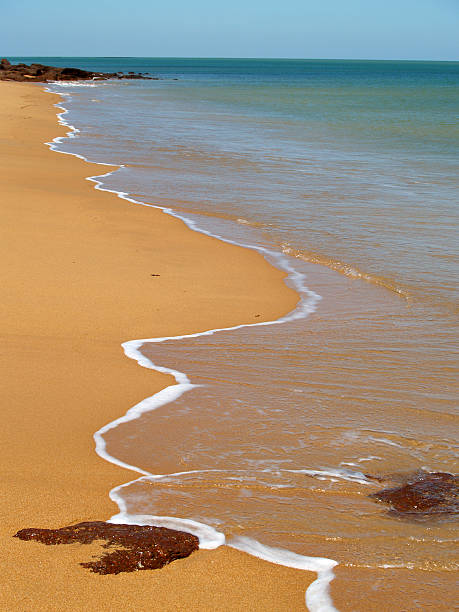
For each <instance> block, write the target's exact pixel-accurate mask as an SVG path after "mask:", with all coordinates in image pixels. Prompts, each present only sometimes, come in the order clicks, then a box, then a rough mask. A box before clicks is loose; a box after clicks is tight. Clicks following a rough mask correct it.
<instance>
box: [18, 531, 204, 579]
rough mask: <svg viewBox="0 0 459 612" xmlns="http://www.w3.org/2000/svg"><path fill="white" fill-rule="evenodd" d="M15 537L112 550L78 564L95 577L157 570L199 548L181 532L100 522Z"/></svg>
mask: <svg viewBox="0 0 459 612" xmlns="http://www.w3.org/2000/svg"><path fill="white" fill-rule="evenodd" d="M14 537H15V538H19V539H20V540H35V541H37V542H41V543H42V544H48V545H55V544H73V543H75V542H79V543H80V544H90V543H91V542H95V541H98V540H103V541H105V544H103V548H107V549H109V548H113V549H114V550H113V551H111V552H107V553H105V554H102V556H101V557H100V558H99V559H97V560H95V561H88V562H87V563H80V565H82V566H83V567H86V568H88V569H89V570H91V571H92V572H96V573H97V574H119V573H120V572H134V571H138V570H147V569H158V568H160V567H163V566H164V565H167V564H168V563H171V561H175V560H176V559H182V558H184V557H188V556H189V555H190V554H191V553H192V552H193V551H195V550H198V548H199V540H198V538H197V537H196V536H194V535H192V534H190V533H185V532H183V531H175V530H173V529H166V528H165V527H151V526H149V525H145V526H143V525H114V524H112V523H105V522H103V521H93V522H86V523H78V524H77V525H70V526H69V527H62V528H60V529H33V528H32V529H21V530H20V531H18V532H17V533H16V534H15V535H14Z"/></svg>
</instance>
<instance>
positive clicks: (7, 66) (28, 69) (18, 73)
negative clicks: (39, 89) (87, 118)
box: [0, 58, 158, 83]
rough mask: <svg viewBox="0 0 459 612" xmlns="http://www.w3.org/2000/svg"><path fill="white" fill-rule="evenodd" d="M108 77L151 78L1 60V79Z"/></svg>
mask: <svg viewBox="0 0 459 612" xmlns="http://www.w3.org/2000/svg"><path fill="white" fill-rule="evenodd" d="M106 79H149V80H152V79H154V80H157V79H158V77H152V76H146V75H145V74H141V73H139V72H128V73H124V72H90V71H88V70H81V69H80V68H57V67H55V66H45V65H44V64H30V65H29V66H28V65H27V64H11V62H9V61H8V60H7V59H5V58H4V59H2V60H0V81H29V82H32V83H33V82H36V83H46V82H48V81H93V80H98V81H100V80H106Z"/></svg>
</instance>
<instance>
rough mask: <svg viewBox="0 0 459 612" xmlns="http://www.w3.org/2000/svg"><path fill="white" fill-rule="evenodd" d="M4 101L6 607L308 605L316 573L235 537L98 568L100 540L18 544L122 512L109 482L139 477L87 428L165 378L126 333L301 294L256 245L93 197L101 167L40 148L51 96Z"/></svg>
mask: <svg viewBox="0 0 459 612" xmlns="http://www.w3.org/2000/svg"><path fill="white" fill-rule="evenodd" d="M0 95H1V100H2V104H1V111H0V113H1V115H0V122H1V133H2V139H1V144H0V156H1V164H0V168H1V170H0V171H1V173H2V197H1V205H2V215H3V223H2V230H1V231H2V241H1V243H2V262H3V280H2V286H3V289H4V292H3V304H2V306H3V308H2V312H3V314H2V330H3V331H2V345H3V351H2V367H3V371H4V372H5V373H6V375H5V378H4V385H3V390H4V391H3V410H4V416H5V418H4V422H3V426H2V444H1V456H2V457H1V465H2V468H3V474H2V482H3V487H2V489H3V494H2V507H3V512H2V522H1V537H2V548H3V555H2V566H3V567H2V570H1V571H2V582H3V588H2V594H1V595H0V599H1V603H0V607H1V609H2V610H64V609H65V610H69V609H72V610H126V609H136V610H177V609H192V610H198V609H199V610H204V609H209V610H210V609H228V610H229V609H232V610H234V609H251V610H255V609H259V610H266V609H273V606H274V608H275V609H279V610H292V609H304V591H305V589H306V588H307V585H308V584H309V582H310V581H311V579H313V578H314V577H315V575H314V574H309V573H308V572H300V571H296V570H290V569H287V568H283V567H280V566H275V565H272V564H268V563H265V562H262V561H259V560H257V559H255V558H253V557H250V556H248V555H246V554H243V553H240V552H238V551H235V550H231V549H228V548H226V547H224V548H221V549H218V550H216V551H212V552H210V551H209V552H208V551H199V552H198V553H195V554H193V555H192V556H191V557H189V558H188V559H185V560H184V561H180V562H175V563H173V564H171V565H170V566H168V567H166V568H165V569H163V570H160V571H156V572H152V571H148V572H147V571H145V572H136V573H134V574H121V575H118V576H102V577H101V576H98V575H95V574H92V573H90V572H88V571H87V570H84V569H83V568H82V567H80V565H79V564H78V563H79V562H80V561H85V560H88V559H89V558H91V555H92V554H94V551H95V550H96V548H97V547H92V546H91V547H86V546H81V545H79V544H77V545H68V546H57V547H48V546H43V545H40V544H36V543H33V542H32V543H27V542H22V541H19V540H17V539H14V538H12V535H13V534H14V533H15V532H16V531H17V530H18V529H21V528H25V527H50V528H51V527H61V526H65V525H69V524H71V523H76V522H80V521H86V520H106V519H108V518H109V517H110V516H111V515H112V514H114V513H115V512H116V511H117V508H116V507H115V505H114V504H113V503H112V502H111V501H110V500H109V498H108V491H109V490H110V489H111V488H112V487H113V486H115V485H116V484H119V483H122V482H125V481H127V480H129V479H131V478H132V472H128V471H126V470H122V469H121V468H118V467H116V466H114V465H111V464H109V463H107V462H105V461H103V460H102V459H100V458H99V457H98V456H97V455H96V453H95V452H94V442H93V438H92V436H93V433H94V432H95V431H96V430H97V429H98V428H99V427H101V426H102V425H104V424H106V423H107V422H109V421H111V420H113V419H114V418H116V417H118V416H120V415H121V414H123V413H124V412H126V410H127V409H128V408H129V407H130V406H132V405H134V404H135V403H137V402H138V401H140V400H141V399H143V398H144V397H147V396H149V395H152V394H153V393H155V392H156V391H158V390H159V389H160V388H161V387H163V386H165V385H166V384H168V383H169V379H168V377H166V376H162V375H159V374H158V373H156V372H152V371H148V370H145V369H143V368H140V367H139V366H138V365H137V364H136V363H134V362H133V361H131V360H129V359H127V358H126V357H125V356H124V354H123V352H122V349H121V346H120V345H121V343H122V342H123V341H126V340H130V339H135V338H141V337H149V336H160V335H177V334H181V333H186V332H195V331H200V330H204V329H208V328H213V327H224V326H229V325H234V324H238V323H250V322H252V321H254V317H255V315H261V317H263V318H264V319H267V320H268V319H272V318H274V317H277V316H279V315H281V314H283V313H285V312H287V311H288V310H290V309H291V308H292V307H293V306H294V305H295V303H296V301H297V296H296V294H295V293H294V292H293V291H291V290H290V289H288V288H287V287H286V286H285V285H284V284H283V282H282V277H283V274H282V273H281V272H279V271H277V270H276V269H274V268H272V267H271V266H270V265H268V264H267V263H266V262H265V261H264V260H263V258H262V257H261V256H259V255H258V254H256V253H254V252H251V251H247V250H245V249H241V248H237V247H232V246H230V245H227V244H224V243H221V242H220V241H217V240H214V239H211V238H206V237H204V236H202V235H199V234H196V233H195V232H192V231H190V230H189V229H187V228H186V226H185V225H184V224H183V223H182V222H180V221H178V220H175V219H172V218H171V217H168V216H166V215H165V214H163V213H162V212H160V211H157V210H153V209H149V208H145V207H141V206H133V205H130V204H129V203H127V202H125V201H122V200H120V199H118V198H117V197H115V196H114V195H111V194H107V193H102V192H97V191H95V190H94V185H93V183H91V182H88V181H85V180H84V178H85V177H87V176H91V175H95V174H100V173H101V169H102V170H105V168H103V167H101V166H97V165H91V164H88V163H85V162H83V161H81V160H78V159H76V158H75V157H72V156H68V155H61V154H58V153H55V152H52V151H50V150H49V148H48V147H47V146H45V145H44V144H43V143H44V142H46V141H50V140H52V138H54V137H55V136H57V135H62V134H64V133H65V130H64V128H62V127H60V126H58V125H57V121H56V112H57V111H56V109H55V108H54V107H53V103H56V102H58V97H57V96H52V95H50V94H48V93H45V92H44V91H43V87H42V86H40V85H29V84H22V83H21V84H16V83H2V85H1V92H0ZM152 274H159V275H160V276H159V277H157V276H152ZM259 320H260V318H259V317H258V318H257V321H259Z"/></svg>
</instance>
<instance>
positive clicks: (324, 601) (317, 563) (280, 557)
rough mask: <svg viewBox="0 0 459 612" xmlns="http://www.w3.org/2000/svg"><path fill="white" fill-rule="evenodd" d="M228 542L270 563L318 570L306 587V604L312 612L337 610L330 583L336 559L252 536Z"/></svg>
mask: <svg viewBox="0 0 459 612" xmlns="http://www.w3.org/2000/svg"><path fill="white" fill-rule="evenodd" d="M227 544H228V546H231V547H232V548H237V550H242V551H243V552H246V553H249V555H253V556H255V557H258V558H259V559H264V560H265V561H269V562H270V563H276V564H277V565H284V566H285V567H292V568H294V569H299V570H306V571H308V572H316V573H317V579H316V580H314V582H311V584H310V585H309V586H308V588H307V589H306V596H305V600H306V606H307V607H308V609H309V610H311V612H337V610H336V608H335V606H334V605H333V602H332V600H331V598H330V595H329V585H330V582H331V581H332V580H333V578H334V577H335V575H334V573H333V568H334V567H336V566H337V565H338V563H337V562H336V561H333V560H332V559H325V558H324V557H306V556H304V555H297V554H296V553H293V552H291V551H289V550H284V549H282V548H273V547H271V546H265V545H263V544H260V542H257V541H256V540H252V538H246V537H242V536H240V537H237V538H234V539H232V540H230V541H229V542H228V543H227Z"/></svg>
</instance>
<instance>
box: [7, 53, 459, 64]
mask: <svg viewBox="0 0 459 612" xmlns="http://www.w3.org/2000/svg"><path fill="white" fill-rule="evenodd" d="M0 55H1V57H6V58H7V57H8V54H6V55H2V54H0ZM9 57H11V58H21V57H50V58H51V57H52V58H72V59H73V58H75V59H190V60H192V59H195V60H197V59H199V60H201V59H202V60H205V59H214V60H279V61H282V60H283V61H318V62H320V61H332V62H333V61H336V62H339V61H341V62H448V63H458V62H459V59H428V58H415V59H413V58H411V59H410V58H371V57H359V58H349V57H274V56H272V57H268V56H264V57H256V56H253V57H237V56H211V55H209V56H206V55H203V56H199V55H196V56H194V55H31V54H23V55H9Z"/></svg>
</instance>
